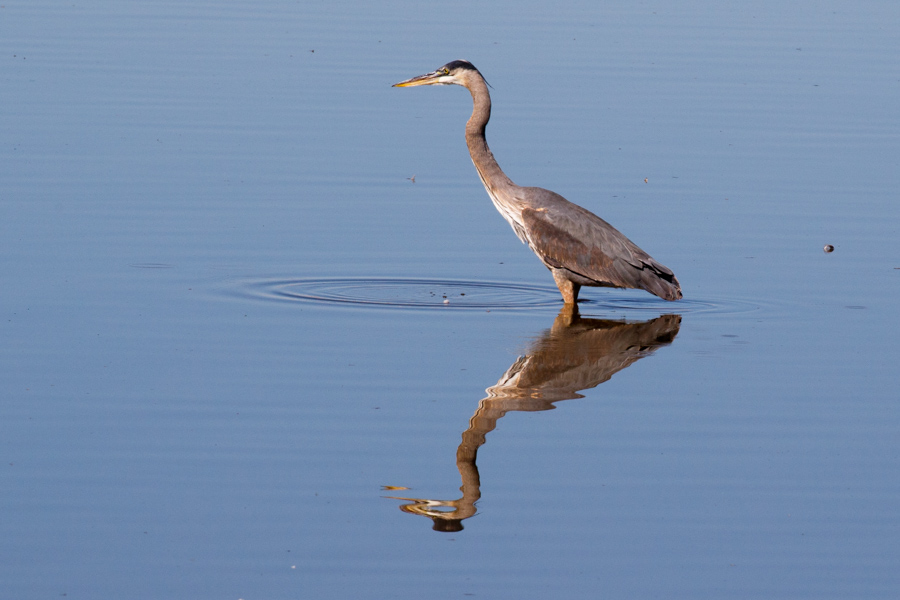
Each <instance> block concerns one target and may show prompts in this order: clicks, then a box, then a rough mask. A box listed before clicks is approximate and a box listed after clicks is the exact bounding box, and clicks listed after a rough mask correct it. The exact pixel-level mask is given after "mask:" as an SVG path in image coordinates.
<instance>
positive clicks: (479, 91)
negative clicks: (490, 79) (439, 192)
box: [466, 75, 516, 199]
mask: <svg viewBox="0 0 900 600" xmlns="http://www.w3.org/2000/svg"><path fill="white" fill-rule="evenodd" d="M466 88H467V89H468V90H469V92H470V93H471V94H472V102H473V103H474V107H473V108H472V116H471V117H469V121H468V122H467V123H466V145H467V146H468V147H469V155H470V156H471V157H472V162H473V163H475V168H476V169H477V170H478V175H479V176H480V177H481V181H482V183H484V187H485V188H487V191H488V194H490V196H491V198H492V199H493V198H496V195H495V191H496V190H499V189H503V188H510V187H516V184H514V183H513V182H512V180H510V178H509V177H507V176H506V173H504V172H503V170H502V169H501V168H500V165H498V164H497V159H496V158H494V154H493V153H492V152H491V149H490V148H489V147H488V144H487V139H485V137H484V130H485V127H487V123H488V121H489V120H490V118H491V95H490V93H489V92H488V88H487V84H486V83H485V81H484V78H482V77H481V76H480V75H479V76H473V77H470V78H469V80H468V81H467V82H466Z"/></svg>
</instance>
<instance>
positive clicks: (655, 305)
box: [238, 278, 761, 316]
mask: <svg viewBox="0 0 900 600" xmlns="http://www.w3.org/2000/svg"><path fill="white" fill-rule="evenodd" d="M238 285H239V290H238V295H240V296H243V297H249V298H251V299H255V300H263V301H278V302H299V303H311V304H320V305H341V304H345V305H355V306H358V307H365V306H368V307H373V308H374V307H382V308H416V309H440V310H459V309H463V310H466V309H469V310H502V309H519V310H521V309H540V308H553V309H559V308H562V298H560V295H559V291H558V290H557V289H556V287H552V286H536V285H526V284H520V283H507V282H492V281H463V280H447V279H401V278H310V279H262V280H260V279H257V280H251V281H247V280H243V281H241V282H238ZM582 296H584V298H583V299H582V300H581V301H580V302H579V303H578V305H579V308H580V309H581V313H582V315H584V316H589V315H595V314H608V313H610V312H612V313H635V312H640V313H644V312H653V313H678V314H686V313H720V314H721V313H741V312H751V311H754V310H758V309H759V308H761V307H760V305H758V304H756V303H751V302H742V301H735V300H726V301H719V300H713V299H696V300H695V299H685V300H679V301H678V302H666V301H664V300H660V299H659V298H656V297H654V296H651V295H649V294H646V293H644V292H636V291H632V290H628V291H624V290H595V289H593V288H585V290H584V293H583V294H582Z"/></svg>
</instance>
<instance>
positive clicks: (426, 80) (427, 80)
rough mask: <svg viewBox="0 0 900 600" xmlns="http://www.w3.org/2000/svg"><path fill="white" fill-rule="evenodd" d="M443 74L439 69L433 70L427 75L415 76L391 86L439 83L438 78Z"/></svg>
mask: <svg viewBox="0 0 900 600" xmlns="http://www.w3.org/2000/svg"><path fill="white" fill-rule="evenodd" d="M440 76H441V73H440V72H438V71H433V72H431V73H426V74H425V75H419V76H418V77H413V78H412V79H407V80H406V81H401V82H400V83H395V84H394V85H392V86H391V87H414V86H417V85H434V84H436V83H438V78H439V77H440Z"/></svg>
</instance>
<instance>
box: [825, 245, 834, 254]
mask: <svg viewBox="0 0 900 600" xmlns="http://www.w3.org/2000/svg"><path fill="white" fill-rule="evenodd" d="M825 252H834V246H832V245H831V244H825Z"/></svg>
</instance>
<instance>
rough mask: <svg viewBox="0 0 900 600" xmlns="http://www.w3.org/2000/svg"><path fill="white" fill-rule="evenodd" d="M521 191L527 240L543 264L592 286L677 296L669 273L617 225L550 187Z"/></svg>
mask: <svg viewBox="0 0 900 600" xmlns="http://www.w3.org/2000/svg"><path fill="white" fill-rule="evenodd" d="M523 191H525V192H526V194H525V197H526V204H528V205H529V208H525V209H524V210H523V211H522V221H523V224H524V226H525V229H526V230H527V234H528V243H529V245H530V246H531V248H532V250H534V251H535V252H536V253H537V254H538V256H539V257H540V258H541V260H542V261H543V262H544V263H545V264H546V265H548V266H550V267H553V268H564V269H567V270H569V271H571V272H572V273H573V274H574V275H575V276H578V277H582V278H585V279H588V280H591V281H592V282H594V285H601V286H609V287H626V288H638V289H643V290H647V291H648V292H651V293H653V294H656V295H657V296H659V297H661V298H665V299H667V300H675V299H678V298H681V288H680V286H679V285H678V280H677V279H675V276H674V274H673V273H672V271H671V270H670V269H668V268H667V267H665V266H663V265H662V264H660V263H658V262H656V261H655V260H654V259H653V258H652V257H651V256H650V255H649V254H647V253H646V252H644V251H643V250H641V249H640V248H639V247H638V246H637V245H635V244H634V242H632V241H631V240H629V239H628V238H627V237H625V236H624V235H622V233H620V232H619V231H618V230H617V229H616V228H615V227H613V226H612V225H610V224H609V223H607V222H606V221H604V220H603V219H601V218H600V217H598V216H597V215H595V214H593V213H592V212H590V211H588V210H586V209H584V208H582V207H580V206H578V205H577V204H572V203H571V202H569V201H568V200H566V199H565V198H563V197H562V196H559V195H558V194H555V193H553V192H550V191H548V190H543V189H540V188H525V190H523ZM527 200H531V201H530V202H528V201H527ZM583 285H589V284H587V283H586V282H585V283H583Z"/></svg>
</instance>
